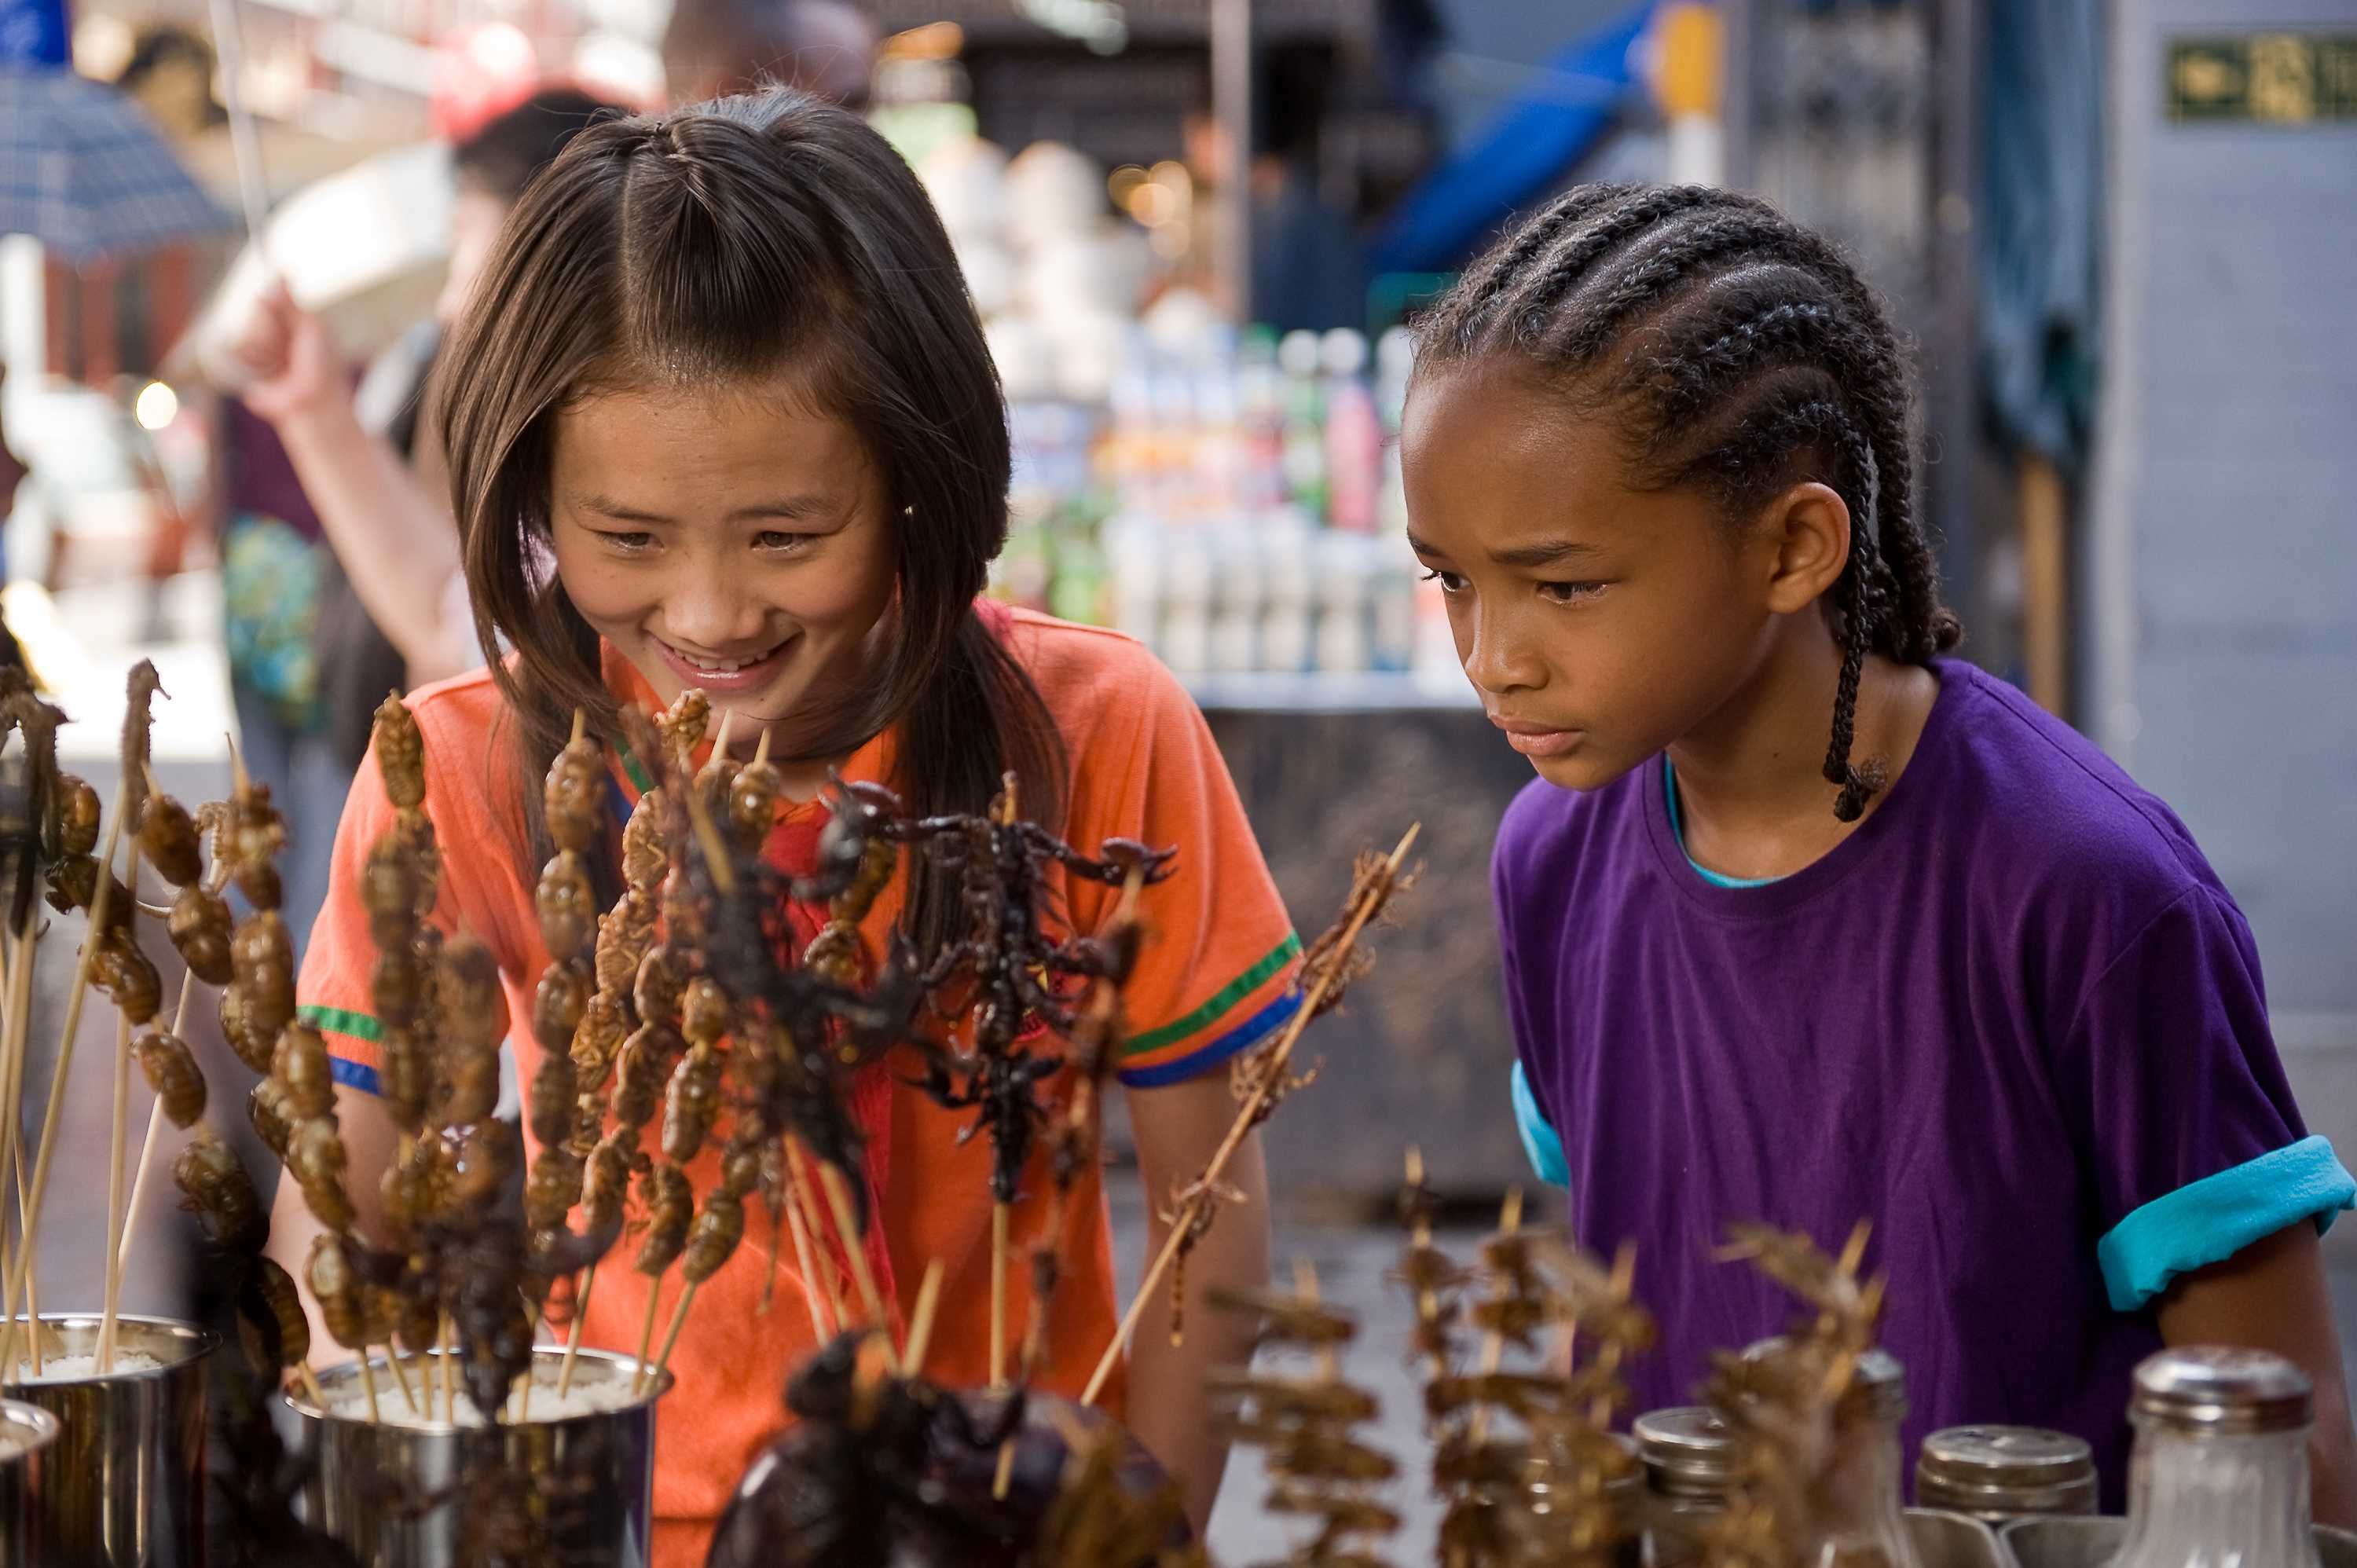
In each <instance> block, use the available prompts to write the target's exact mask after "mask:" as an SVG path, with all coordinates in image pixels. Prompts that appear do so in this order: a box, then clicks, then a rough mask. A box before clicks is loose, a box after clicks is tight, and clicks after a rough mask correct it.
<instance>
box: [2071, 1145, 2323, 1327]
mask: <svg viewBox="0 0 2357 1568" xmlns="http://www.w3.org/2000/svg"><path fill="white" fill-rule="evenodd" d="M2352 1204H2357V1179H2352V1177H2351V1176H2350V1175H2349V1173H2348V1171H2347V1170H2345V1169H2343V1168H2342V1166H2341V1162H2340V1160H2339V1159H2337V1158H2336V1157H2334V1155H2333V1153H2332V1140H2331V1139H2330V1138H2325V1137H2308V1138H2302V1139H2301V1140H2300V1141H2299V1142H2298V1143H2297V1144H2290V1145H2288V1146H2287V1147H2285V1148H2280V1149H2277V1150H2276V1151H2275V1152H2274V1153H2273V1154H2269V1155H2260V1156H2259V1157H2258V1158H2257V1159H2255V1160H2246V1161H2244V1163H2243V1164H2241V1165H2235V1166H2233V1168H2232V1169H2230V1170H2222V1171H2220V1172H2219V1173H2218V1174H2217V1175H2215V1176H2203V1177H2202V1178H2201V1180H2200V1181H2195V1182H2188V1183H2187V1184H2186V1185H2185V1186H2183V1187H2179V1188H2178V1189H2177V1190H2176V1191H2175V1192H2171V1193H2167V1194H2164V1195H2163V1196H2161V1197H2156V1198H2154V1199H2153V1200H2152V1201H2151V1202H2150V1203H2147V1204H2146V1205H2145V1206H2144V1207H2143V1208H2139V1209H2137V1210H2136V1212H2135V1213H2133V1214H2131V1215H2129V1216H2128V1217H2127V1218H2126V1219H2123V1220H2121V1221H2120V1222H2119V1223H2118V1224H2117V1225H2115V1226H2113V1227H2112V1230H2111V1233H2110V1234H2109V1235H2107V1236H2105V1237H2104V1239H2103V1240H2101V1241H2099V1242H2097V1243H2096V1244H2095V1261H2096V1262H2098V1263H2100V1264H2101V1265H2102V1266H2103V1271H2104V1287H2105V1289H2106V1290H2107V1291H2108V1292H2109V1293H2110V1294H2111V1298H2112V1306H2113V1307H2114V1309H2115V1310H2116V1311H2120V1312H2135V1311H2136V1310H2137V1309H2139V1308H2140V1307H2142V1306H2144V1305H2146V1304H2147V1303H2148V1302H2150V1301H2151V1300H2152V1298H2153V1297H2155V1296H2157V1295H2158V1294H2160V1293H2161V1292H2162V1291H2163V1290H2164V1289H2166V1288H2167V1287H2168V1285H2169V1281H2171V1280H2173V1279H2175V1278H2176V1277H2177V1276H2178V1275H2179V1274H2182V1273H2190V1271H2192V1270H2194V1269H2199V1268H2204V1267H2207V1266H2208V1265H2209V1264H2212V1263H2216V1262H2224V1261H2225V1260H2226V1259H2228V1258H2231V1257H2233V1255H2234V1254H2235V1253H2237V1252H2239V1251H2242V1250H2243V1249H2244V1248H2245V1247H2247V1246H2249V1245H2250V1244H2251V1243H2252V1242H2254V1241H2257V1240H2262V1239H2264V1238H2266V1237H2268V1236H2272V1235H2274V1234H2275V1233H2276V1231H2278V1230H2287V1229H2288V1228H2289V1227H2290V1226H2292V1225H2293V1224H2295V1223H2297V1222H2298V1221H2299V1220H2302V1219H2313V1220H2315V1221H2316V1228H2317V1230H2318V1231H2319V1233H2320V1232H2322V1231H2324V1230H2328V1229H2330V1226H2331V1224H2332V1221H2333V1219H2334V1218H2335V1217H2336V1216H2338V1215H2339V1214H2340V1212H2341V1210H2342V1209H2344V1208H2350V1207H2352Z"/></svg>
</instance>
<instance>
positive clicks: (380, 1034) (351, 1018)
mask: <svg viewBox="0 0 2357 1568" xmlns="http://www.w3.org/2000/svg"><path fill="white" fill-rule="evenodd" d="M295 1016H296V1017H297V1018H300V1019H301V1020H303V1022H305V1023H306V1024H308V1025H310V1026H311V1027H313V1028H315V1029H324V1030H325V1031H327V1032H328V1034H331V1035H350V1036H351V1037H352V1038H353V1039H355V1040H366V1041H367V1042H368V1043H369V1044H371V1045H372V1046H381V1045H382V1044H384V1026H383V1025H382V1024H380V1023H378V1022H377V1021H376V1020H375V1019H373V1018H371V1017H370V1016H369V1015H367V1014H365V1013H354V1012H351V1011H350V1010H348V1009H346V1008H342V1007H317V1006H304V1007H297V1008H296V1009H295Z"/></svg>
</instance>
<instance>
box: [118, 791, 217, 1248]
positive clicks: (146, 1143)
mask: <svg viewBox="0 0 2357 1568" xmlns="http://www.w3.org/2000/svg"><path fill="white" fill-rule="evenodd" d="M153 792H154V791H153V789H152V786H151V789H150V793H153ZM196 985H197V981H196V977H195V976H194V975H188V976H185V977H183V978H182V980H181V982H180V1000H179V1001H178V1002H177V1003H175V1004H173V1007H172V1033H173V1035H174V1036H177V1037H178V1038H182V1039H185V1038H187V1036H186V1034H185V1033H184V1031H185V1030H186V1029H187V1028H188V993H190V992H191V991H193V990H195V989H196ZM163 1135H164V1097H163V1096H162V1095H160V1094H159V1095H157V1096H156V1099H155V1101H154V1102H153V1103H152V1104H150V1105H149V1106H148V1107H147V1136H146V1137H145V1139H144V1140H142V1142H141V1143H140V1145H139V1166H138V1174H137V1175H136V1176H134V1177H133V1178H132V1181H131V1202H130V1205H129V1207H128V1208H127V1209H126V1210H125V1212H124V1221H123V1241H122V1244H121V1245H120V1246H118V1247H117V1248H116V1249H115V1251H114V1268H115V1272H116V1273H122V1272H123V1271H124V1269H126V1268H128V1267H129V1266H130V1262H131V1240H132V1237H133V1236H134V1235H135V1234H136V1233H137V1231H138V1229H139V1204H140V1200H141V1199H142V1198H144V1197H146V1195H147V1178H148V1176H151V1175H153V1174H154V1173H155V1169H156V1144H158V1143H160V1142H162V1140H163Z"/></svg>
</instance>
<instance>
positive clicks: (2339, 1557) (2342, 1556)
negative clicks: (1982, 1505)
mask: <svg viewBox="0 0 2357 1568" xmlns="http://www.w3.org/2000/svg"><path fill="white" fill-rule="evenodd" d="M2003 1533H2004V1537H2005V1544H2006V1548H2007V1551H2009V1552H2012V1553H2013V1556H2014V1561H2015V1562H2016V1563H2018V1564H2019V1565H2020V1568H2104V1563H2109V1562H2110V1561H2111V1560H2112V1558H2113V1557H2114V1556H2115V1555H2116V1554H2117V1553H2118V1552H2119V1549H2120V1545H2121V1543H2122V1542H2123V1541H2126V1540H2127V1536H2128V1521H2127V1520H2124V1519H2025V1520H2016V1521H2014V1522H2013V1523H2011V1524H2009V1525H2007V1526H2006V1527H2005V1530H2004V1532H2003ZM2316 1554H2317V1556H2318V1557H2319V1558H2321V1559H2322V1560H2323V1562H2324V1568H2357V1534H2352V1533H2351V1532H2350V1531H2348V1530H2330V1529H2327V1528H2326V1527H2324V1526H2322V1525H2319V1526H2318V1527H2317V1530H2316Z"/></svg>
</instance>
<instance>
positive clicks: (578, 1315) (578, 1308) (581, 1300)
mask: <svg viewBox="0 0 2357 1568" xmlns="http://www.w3.org/2000/svg"><path fill="white" fill-rule="evenodd" d="M596 1283H597V1260H596V1259H595V1258H592V1259H591V1260H589V1266H588V1267H587V1268H586V1269H584V1270H582V1271H581V1294H579V1295H578V1296H576V1297H575V1298H574V1301H573V1326H572V1327H571V1328H569V1329H567V1330H565V1364H564V1365H563V1366H561V1367H559V1368H558V1369H557V1370H556V1397H557V1398H558V1399H563V1398H564V1397H565V1395H566V1394H568V1393H571V1392H572V1391H573V1363H574V1361H575V1360H576V1359H577V1358H578V1357H579V1356H580V1354H581V1320H582V1319H583V1318H585V1317H587V1316H589V1287H590V1286H592V1285H594V1284H596Z"/></svg>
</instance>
